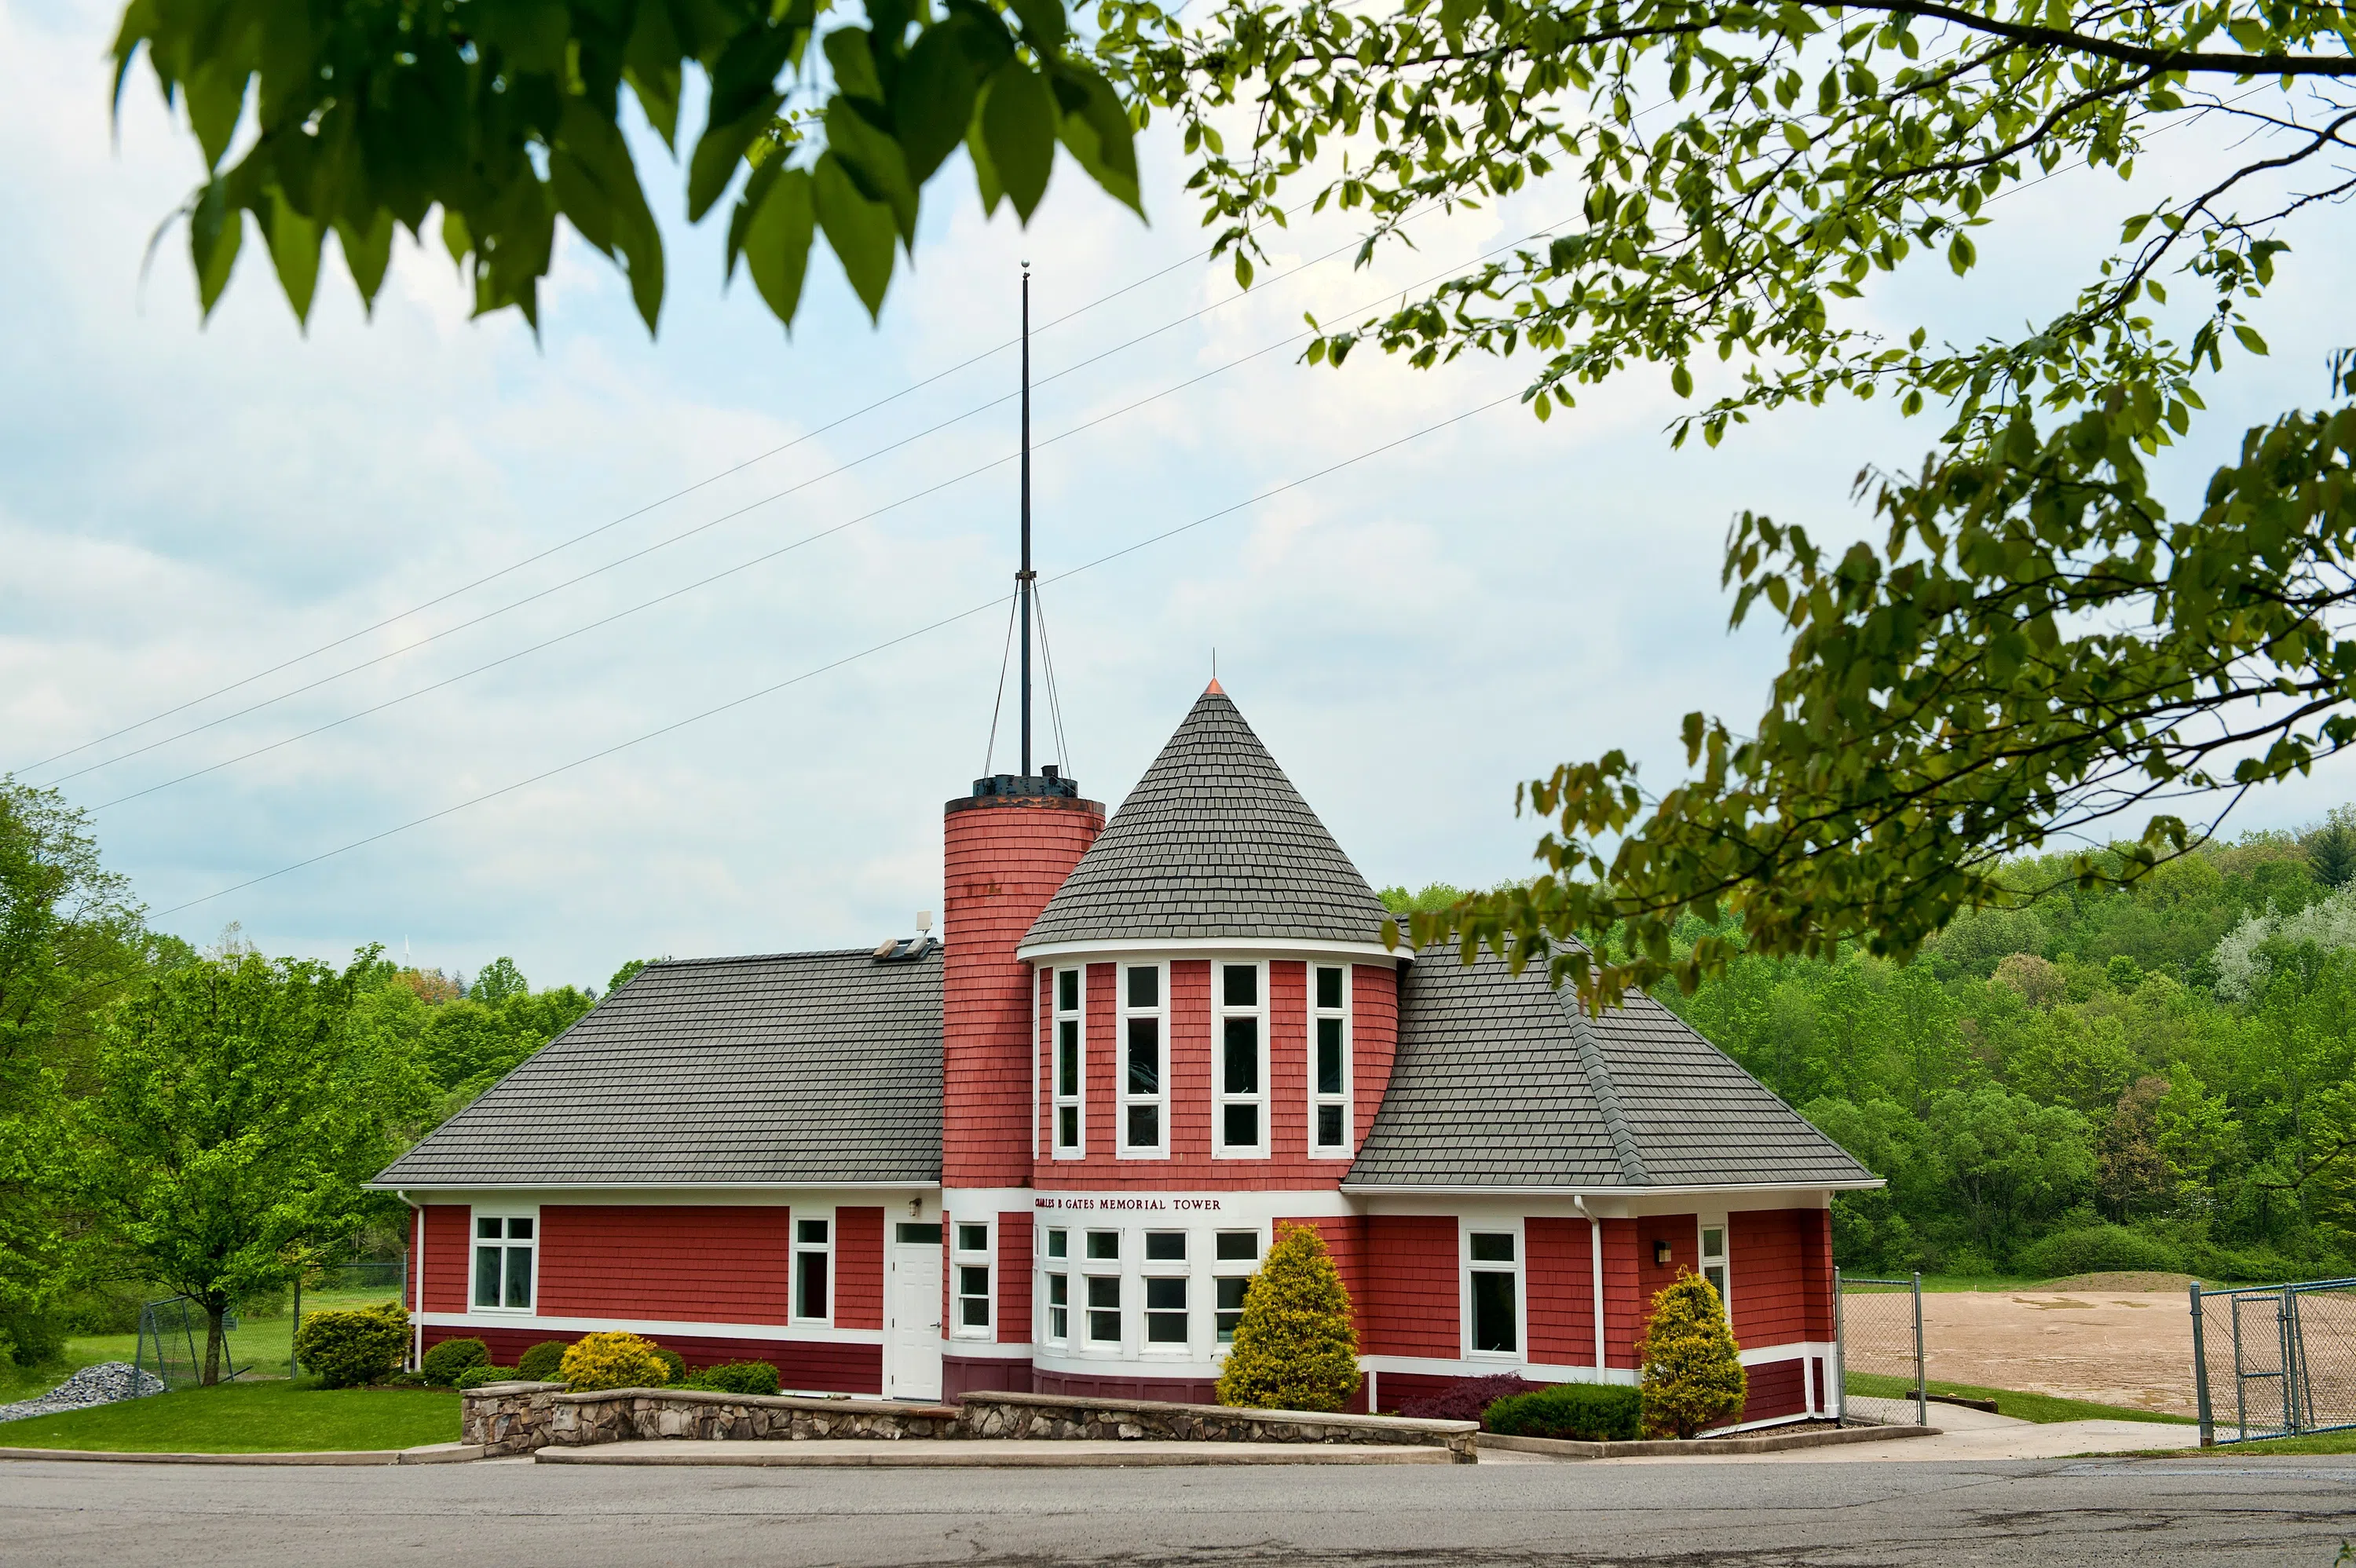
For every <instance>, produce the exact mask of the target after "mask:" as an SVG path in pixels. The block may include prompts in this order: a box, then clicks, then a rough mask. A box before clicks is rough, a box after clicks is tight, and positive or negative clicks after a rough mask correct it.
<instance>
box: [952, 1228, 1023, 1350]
mask: <svg viewBox="0 0 2356 1568" xmlns="http://www.w3.org/2000/svg"><path fill="white" fill-rule="evenodd" d="M996 1283H997V1285H998V1324H997V1328H998V1342H999V1343H1000V1344H1001V1345H1021V1344H1025V1343H1027V1342H1028V1341H1029V1340H1030V1338H1031V1216H1030V1215H1029V1214H1028V1213H1027V1212H1024V1211H1020V1210H1017V1211H1011V1212H1008V1213H1004V1214H1001V1215H1000V1216H999V1217H998V1279H997V1281H996ZM941 1321H942V1322H944V1323H946V1322H948V1318H946V1317H944V1318H943V1319H941Z"/></svg>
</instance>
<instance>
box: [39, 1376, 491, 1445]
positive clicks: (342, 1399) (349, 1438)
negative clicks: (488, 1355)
mask: <svg viewBox="0 0 2356 1568" xmlns="http://www.w3.org/2000/svg"><path fill="white" fill-rule="evenodd" d="M457 1440H458V1396H457V1394H456V1393H455V1392H452V1391H450V1390H448V1389H407V1388H395V1389H322V1388H317V1387H315V1386H314V1385H313V1383H312V1381H311V1380H310V1379H308V1378H302V1379H298V1380H295V1381H291V1382H290V1381H286V1380H284V1379H280V1380H277V1381H271V1382H253V1383H223V1384H221V1385H220V1386H219V1387H217V1388H195V1389H183V1390H181V1391H180V1392H177V1393H159V1394H154V1395H151V1396H149V1397H148V1398H146V1399H131V1400H124V1401H123V1402H122V1403H119V1404H102V1405H100V1406H98V1407H97V1408H96V1409H94V1410H79V1411H75V1412H74V1413H71V1414H70V1415H42V1416H36V1417H34V1418H33V1419H31V1420H29V1421H6V1422H0V1446H5V1447H11V1448H108V1449H113V1450H116V1451H118V1452H123V1453H140V1454H155V1453H188V1454H284V1453H300V1452H305V1451H312V1450H320V1449H329V1448H413V1447H416V1446H418V1445H421V1444H425V1443H455V1442H456V1441H457Z"/></svg>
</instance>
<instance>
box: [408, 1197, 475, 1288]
mask: <svg viewBox="0 0 2356 1568" xmlns="http://www.w3.org/2000/svg"><path fill="white" fill-rule="evenodd" d="M420 1212H422V1213H423V1215H424V1217H425V1218H424V1223H425V1263H424V1266H423V1268H421V1269H420V1270H419V1271H418V1278H419V1282H420V1290H421V1292H422V1294H423V1298H424V1310H425V1311H428V1312H464V1311H466V1269H467V1258H466V1251H467V1240H466V1238H467V1234H468V1227H469V1226H471V1225H472V1224H473V1223H474V1218H473V1211H471V1210H469V1209H468V1208H467V1207H466V1205H465V1204H464V1203H429V1204H426V1205H425V1206H424V1208H423V1210H421V1211H420Z"/></svg>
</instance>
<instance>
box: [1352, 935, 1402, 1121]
mask: <svg viewBox="0 0 2356 1568" xmlns="http://www.w3.org/2000/svg"><path fill="white" fill-rule="evenodd" d="M1397 1060H1398V965H1396V964H1357V965H1352V966H1351V970H1350V1070H1351V1072H1352V1073H1353V1074H1355V1076H1354V1077H1353V1079H1352V1081H1351V1084H1350V1088H1351V1091H1352V1094H1353V1098H1354V1099H1355V1101H1356V1104H1355V1105H1353V1106H1352V1107H1351V1111H1352V1120H1351V1128H1350V1136H1351V1141H1352V1142H1353V1144H1363V1143H1365V1141H1366V1131H1367V1129H1368V1128H1370V1127H1372V1126H1373V1125H1375V1113H1376V1112H1377V1111H1379V1110H1381V1109H1382V1108H1383V1093H1384V1092H1385V1091H1386V1090H1387V1089H1388V1088H1389V1087H1390V1082H1391V1063H1392V1062H1393V1061H1397ZM1356 1152H1357V1150H1356V1149H1355V1147H1354V1148H1353V1149H1352V1150H1351V1153H1353V1154H1355V1153H1356Z"/></svg>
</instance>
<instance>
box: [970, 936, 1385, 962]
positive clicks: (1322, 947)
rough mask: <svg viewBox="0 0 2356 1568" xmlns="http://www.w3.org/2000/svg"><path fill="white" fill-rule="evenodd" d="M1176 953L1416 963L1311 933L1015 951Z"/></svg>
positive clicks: (1050, 945) (1045, 954)
mask: <svg viewBox="0 0 2356 1568" xmlns="http://www.w3.org/2000/svg"><path fill="white" fill-rule="evenodd" d="M1173 953H1183V954H1185V955H1188V956H1189V957H1205V958H1208V957H1215V956H1217V955H1221V954H1233V955H1236V956H1237V957H1238V958H1269V957H1275V958H1372V959H1377V960H1382V961H1386V962H1389V963H1393V964H1411V963H1413V962H1414V961H1415V955H1414V953H1413V952H1412V951H1410V950H1409V949H1408V948H1405V947H1400V948H1396V949H1394V948H1389V947H1385V946H1384V945H1383V944H1381V943H1379V942H1318V941H1314V940H1312V939H1309V938H1306V937H1292V938H1276V937H1267V938H1242V937H1230V936H1173V937H1171V938H1169V939H1168V940H1167V941H1162V942H1137V941H1132V940H1130V939H1128V938H1125V937H1095V938H1090V939H1089V940H1087V941H1085V942H1042V943H1038V944H1031V943H1024V944H1021V945H1018V946H1017V947H1016V948H1015V949H1014V956H1016V957H1017V958H1022V959H1027V960H1028V961H1030V962H1031V963H1033V964H1038V963H1042V962H1044V961H1046V960H1048V959H1052V958H1126V957H1132V956H1133V957H1136V958H1138V959H1140V960H1144V959H1149V958H1166V957H1168V956H1169V955H1171V954H1173Z"/></svg>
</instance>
